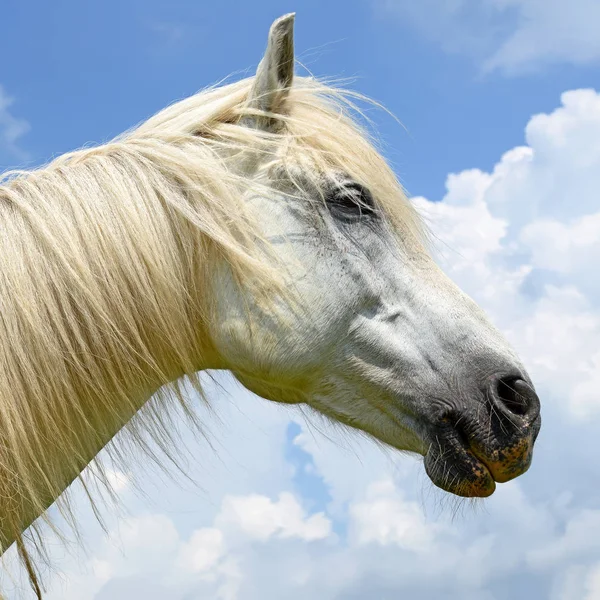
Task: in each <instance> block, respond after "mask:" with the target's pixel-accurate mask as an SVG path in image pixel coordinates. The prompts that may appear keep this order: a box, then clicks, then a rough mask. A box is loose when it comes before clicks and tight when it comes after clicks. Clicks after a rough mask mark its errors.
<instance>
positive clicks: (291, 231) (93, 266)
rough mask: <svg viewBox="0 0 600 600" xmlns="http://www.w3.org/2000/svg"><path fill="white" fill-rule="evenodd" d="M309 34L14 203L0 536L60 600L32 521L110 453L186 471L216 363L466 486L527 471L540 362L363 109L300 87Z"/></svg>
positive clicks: (5, 275)
mask: <svg viewBox="0 0 600 600" xmlns="http://www.w3.org/2000/svg"><path fill="white" fill-rule="evenodd" d="M292 30H293V15H286V16H284V17H282V18H280V19H278V20H277V21H275V23H274V24H273V25H272V27H271V31H270V34H269V40H268V46H267V50H266V53H265V56H264V58H263V60H262V61H261V63H260V65H259V67H258V71H257V74H256V76H255V77H252V78H249V79H245V80H243V81H239V82H237V83H234V84H231V85H225V86H221V87H216V88H213V89H210V90H208V91H204V92H202V93H199V94H197V95H195V96H193V97H191V98H188V99H187V100H184V101H182V102H179V103H177V104H175V105H173V106H171V107H169V108H167V109H165V110H164V111H162V112H160V113H159V114H158V115H156V116H154V117H153V118H151V119H150V120H149V121H147V122H146V123H144V124H142V125H141V126H139V127H138V128H137V129H135V130H133V131H131V132H129V133H127V134H125V135H123V136H121V137H120V138H118V139H117V140H115V141H113V142H111V143H108V144H105V145H103V146H99V147H97V148H92V149H85V150H81V151H78V152H74V153H70V154H67V155H65V156H62V157H60V158H58V159H57V160H55V161H53V162H52V163H51V164H50V165H48V166H47V167H45V168H43V169H38V170H34V171H31V172H12V173H8V174H7V175H6V176H5V178H4V185H3V186H2V187H0V213H1V215H0V217H1V222H2V228H1V229H0V254H1V255H2V266H1V267H0V340H1V341H2V343H1V344H0V544H1V548H2V550H6V549H7V548H8V547H9V546H10V545H11V544H12V543H13V542H16V544H17V547H18V550H19V553H20V556H21V558H22V560H23V562H24V565H25V567H26V568H27V570H28V573H29V576H30V579H31V582H32V585H33V586H34V588H35V590H36V593H37V594H38V596H39V597H40V598H41V596H42V591H41V588H40V584H39V581H38V579H39V577H38V569H37V565H36V560H35V559H34V558H33V555H32V553H31V550H32V549H37V550H40V549H43V544H42V541H41V539H40V538H39V536H34V535H33V533H32V532H35V531H36V530H35V527H30V525H32V524H33V522H34V521H35V520H36V519H37V518H38V517H40V516H44V517H45V518H47V517H46V515H45V511H46V509H47V508H48V507H49V506H50V505H51V504H52V503H53V502H54V501H55V500H57V499H58V498H59V496H61V494H62V492H63V491H64V490H65V489H66V488H67V487H68V486H69V484H70V483H71V482H72V481H73V480H74V479H76V478H77V477H78V476H79V475H80V473H81V472H82V470H83V469H84V468H85V467H86V465H88V463H90V461H92V460H93V459H94V457H95V456H96V455H97V454H98V452H99V451H100V450H101V449H102V448H104V447H105V446H107V444H108V447H107V450H108V451H109V452H110V453H111V456H112V459H113V460H114V461H117V462H118V463H119V464H120V463H122V462H123V461H125V460H126V459H127V457H128V455H130V454H131V451H132V447H135V446H132V444H137V445H138V447H141V448H142V449H144V448H145V449H146V450H147V451H148V452H150V453H152V450H151V449H150V448H151V447H150V446H149V445H148V441H149V439H150V440H153V441H154V442H157V443H158V444H159V446H160V447H161V448H163V449H164V450H165V451H166V452H167V453H168V454H169V456H171V455H172V454H173V453H172V452H171V450H172V448H173V445H175V444H176V440H174V439H173V438H172V437H169V436H170V433H171V432H172V425H171V424H170V417H172V415H173V410H175V406H174V404H177V402H178V403H179V404H180V405H181V406H182V407H183V409H184V410H185V412H186V413H187V415H188V416H189V417H190V418H191V419H192V420H193V419H194V418H195V417H194V415H193V413H192V411H191V408H190V407H189V406H188V399H187V397H186V395H185V394H184V393H183V392H182V386H181V383H182V382H185V381H188V382H192V383H193V384H194V385H195V386H196V387H199V383H198V379H197V376H196V373H198V372H199V371H202V370H204V369H228V370H230V371H232V372H233V373H234V374H235V376H236V377H237V378H238V379H239V380H240V381H241V382H242V384H243V385H244V386H246V387H247V388H248V389H250V390H252V391H253V392H255V393H256V394H258V395H259V396H262V397H263V398H267V399H269V400H274V401H277V402H285V403H303V404H306V405H308V406H310V407H312V408H314V409H316V410H317V411H319V412H320V413H322V414H324V415H326V416H328V417H330V418H331V419H333V420H335V421H337V422H340V423H342V424H345V425H347V426H350V427H352V428H356V429H359V430H362V431H364V432H367V433H368V434H370V435H372V436H374V437H375V438H377V439H378V440H380V441H381V442H383V443H385V444H388V445H390V446H392V447H394V448H398V449H400V450H405V451H410V452H414V453H418V454H421V455H423V456H424V457H425V461H424V462H425V469H426V471H427V473H428V475H429V477H430V478H431V480H432V481H433V482H434V483H435V484H436V485H438V486H439V487H441V488H443V489H444V490H447V491H449V492H452V493H454V494H458V495H462V496H479V497H482V496H488V495H489V494H491V493H492V492H493V491H494V489H495V482H504V481H507V480H509V479H511V478H513V477H516V476H518V475H520V474H521V473H523V472H524V471H526V470H527V468H528V466H529V464H530V461H531V454H532V448H533V444H534V441H535V438H536V436H537V433H538V431H539V427H540V416H539V412H540V411H539V401H538V399H537V396H536V394H535V392H534V389H533V386H532V384H531V381H530V379H529V377H528V375H527V373H526V371H525V369H524V367H523V365H522V364H521V362H520V361H519V359H518V357H517V356H516V355H515V353H514V351H513V350H512V349H511V348H510V346H509V345H508V343H507V342H506V341H505V340H504V339H503V337H502V336H501V334H500V333H499V332H498V331H497V330H496V329H495V328H494V327H493V326H492V325H491V324H490V322H489V321H488V319H487V318H486V316H485V314H484V313H483V312H482V311H481V310H480V309H479V308H478V306H477V305H476V304H475V303H474V302H473V301H472V300H471V299H470V298H468V297H467V296H466V295H465V294H464V293H462V292H461V291H460V290H459V289H458V288H457V287H456V286H455V285H454V284H453V283H452V282H451V281H450V280H449V279H448V278H447V277H446V276H445V275H444V274H443V273H442V272H441V271H440V269H439V268H438V267H437V266H436V265H435V263H434V262H433V260H432V258H431V256H430V254H429V253H428V251H427V246H426V243H425V238H426V235H425V230H424V228H423V227H422V225H421V221H420V219H419V217H418V215H417V214H416V212H415V210H414V209H413V208H412V206H411V205H410V203H409V202H408V201H407V200H406V198H405V196H404V194H403V192H402V189H401V187H400V185H399V184H398V182H397V180H396V178H395V176H394V174H393V173H392V171H391V170H390V168H389V167H388V166H387V164H386V163H385V161H384V159H383V158H382V157H381V156H380V154H379V153H378V152H377V151H376V150H375V149H374V147H373V145H372V144H371V142H370V141H369V139H368V136H367V134H366V133H365V132H364V131H362V130H361V129H360V128H359V126H358V125H357V123H356V121H355V120H354V119H353V118H352V117H351V115H352V106H353V105H352V103H351V101H350V100H349V98H351V97H352V95H351V94H350V95H349V94H348V93H347V92H343V91H340V90H337V89H334V88H332V87H331V86H328V85H325V84H323V83H320V82H319V81H316V80H314V79H311V78H294V52H293V39H292ZM157 391H158V394H157V395H155V396H154V398H153V399H152V400H151V401H149V402H148V399H149V398H150V396H152V395H153V394H155V393H156V392H157ZM173 391H174V392H175V393H174V394H173V393H170V392H173ZM174 400H175V402H174ZM125 425H127V427H126V428H125V430H124V432H123V433H122V434H121V435H120V436H118V442H119V443H114V442H112V443H110V444H109V442H110V441H111V439H112V438H113V436H115V434H116V433H117V432H119V431H120V430H121V429H123V428H124V426H125ZM173 437H174V436H173ZM97 477H98V478H99V479H100V481H102V482H104V483H106V485H107V486H108V485H109V484H108V482H107V478H106V475H105V472H104V471H103V469H102V466H101V465H99V466H98V469H97ZM64 497H65V496H64V495H63V496H62V497H61V500H62V501H63V506H67V505H64ZM93 498H94V494H92V493H91V492H90V499H91V500H92V502H94V500H93ZM67 507H68V506H67Z"/></svg>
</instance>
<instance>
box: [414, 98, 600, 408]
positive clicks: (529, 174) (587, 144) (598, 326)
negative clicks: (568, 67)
mask: <svg viewBox="0 0 600 600" xmlns="http://www.w3.org/2000/svg"><path fill="white" fill-rule="evenodd" d="M561 100H562V106H561V107H560V108H558V109H557V110H555V111H554V112H552V113H550V114H541V115H536V116H534V117H532V119H531V120H530V122H529V124H528V125H527V128H526V139H527V142H528V146H526V147H518V148H515V149H513V150H511V151H509V152H507V153H506V154H505V155H504V156H503V157H502V159H501V160H500V162H499V163H498V164H497V165H496V166H495V168H494V170H493V171H492V173H484V172H482V171H478V170H470V171H464V172H462V173H459V174H454V175H450V176H449V177H448V181H447V187H448V193H447V195H446V196H445V198H444V199H443V201H442V202H440V203H432V202H430V201H428V200H426V199H424V198H417V199H415V202H416V204H417V206H418V208H419V209H420V210H421V211H422V212H423V213H424V214H425V215H426V216H427V218H428V220H429V221H430V223H431V224H432V226H433V227H434V229H435V231H436V232H437V235H438V237H439V238H440V244H439V255H440V260H441V261H442V264H443V265H444V266H445V268H446V270H447V271H448V272H449V273H450V275H451V276H452V277H453V278H454V279H455V280H456V281H457V282H458V283H459V284H460V285H461V286H462V287H463V288H464V289H465V290H466V291H467V292H468V293H469V294H470V295H472V296H473V297H474V298H475V299H476V300H477V301H478V302H479V303H480V304H481V305H482V306H483V307H484V308H486V309H487V310H488V311H489V312H490V314H492V315H493V317H494V320H495V321H496V323H497V324H498V325H499V326H500V327H501V328H502V329H503V330H504V331H505V332H506V334H507V335H508V337H509V338H510V339H511V341H512V342H513V343H514V344H515V345H516V346H517V349H518V350H519V351H520V353H521V354H522V355H523V358H524V360H525V364H527V365H529V366H530V368H531V370H532V372H533V374H534V375H535V376H536V378H537V380H539V381H542V382H543V383H544V384H545V385H546V386H548V387H552V388H553V390H554V391H555V392H558V393H559V394H560V395H565V396H568V406H569V407H570V409H571V414H573V415H579V416H585V415H588V414H590V412H591V411H599V410H600V395H599V394H597V393H596V392H595V390H596V389H598V388H597V387H596V383H597V382H598V375H597V373H598V370H597V368H596V366H597V364H598V358H599V353H600V344H599V340H600V310H598V309H599V306H600V278H598V277H595V276H594V275H593V273H595V272H596V270H597V265H598V264H600V204H599V202H598V190H599V189H600V95H599V94H598V93H596V92H595V91H593V90H574V91H570V92H566V93H564V94H563V95H562V96H561ZM527 291H529V293H527ZM532 296H533V297H532Z"/></svg>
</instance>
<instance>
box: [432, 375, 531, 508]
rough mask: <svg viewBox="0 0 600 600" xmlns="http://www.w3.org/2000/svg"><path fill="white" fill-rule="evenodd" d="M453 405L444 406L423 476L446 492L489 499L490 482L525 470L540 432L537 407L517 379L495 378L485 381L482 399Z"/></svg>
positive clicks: (493, 483)
mask: <svg viewBox="0 0 600 600" xmlns="http://www.w3.org/2000/svg"><path fill="white" fill-rule="evenodd" d="M477 395H478V396H479V394H477ZM458 403H459V404H458V405H456V404H455V403H449V406H448V408H447V410H445V411H444V412H443V414H442V415H441V416H440V417H439V418H438V420H437V422H436V424H435V426H434V431H433V435H432V437H431V444H430V448H429V451H428V452H427V454H426V456H425V470H426V471H427V474H428V475H429V477H430V479H431V480H432V481H433V483H434V484H435V485H437V486H438V487H440V488H442V489H444V490H446V491H447V492H451V493H453V494H456V495H458V496H466V497H485V496H489V495H491V494H492V493H493V492H494V490H495V489H496V482H498V483H504V482H506V481H510V480H511V479H514V478H515V477H518V476H519V475H522V474H523V473H525V471H527V469H528V468H529V466H530V464H531V459H532V453H533V445H534V443H535V440H536V438H537V435H538V433H539V431H540V426H541V417H540V402H539V399H538V397H537V394H536V393H535V390H534V388H533V386H532V385H531V384H530V383H529V382H527V381H525V380H524V379H523V378H521V377H520V376H498V375H497V376H494V377H492V378H491V379H489V380H488V382H487V384H486V386H485V388H484V390H483V398H482V397H481V396H479V397H478V398H476V399H471V398H461V399H459V400H458Z"/></svg>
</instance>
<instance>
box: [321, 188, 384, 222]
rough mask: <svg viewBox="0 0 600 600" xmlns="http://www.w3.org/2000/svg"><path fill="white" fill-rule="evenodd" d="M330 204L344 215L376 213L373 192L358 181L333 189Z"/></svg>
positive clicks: (357, 215)
mask: <svg viewBox="0 0 600 600" xmlns="http://www.w3.org/2000/svg"><path fill="white" fill-rule="evenodd" d="M328 204H329V205H330V207H331V208H332V209H333V210H334V211H336V212H337V213H338V215H340V213H341V216H343V217H346V218H348V217H358V218H360V217H362V216H372V215H374V214H375V205H374V201H373V196H372V194H371V192H370V191H369V190H368V189H367V188H365V187H364V186H362V185H360V184H359V183H356V182H351V183H347V184H345V185H343V186H340V187H338V188H336V189H335V190H333V191H332V193H331V195H330V197H329V200H328Z"/></svg>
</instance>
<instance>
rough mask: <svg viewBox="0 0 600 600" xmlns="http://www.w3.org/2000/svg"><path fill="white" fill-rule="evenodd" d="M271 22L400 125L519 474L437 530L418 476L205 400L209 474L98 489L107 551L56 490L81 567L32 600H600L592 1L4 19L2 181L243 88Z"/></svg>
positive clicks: (27, 12) (597, 57)
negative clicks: (527, 395) (285, 22)
mask: <svg viewBox="0 0 600 600" xmlns="http://www.w3.org/2000/svg"><path fill="white" fill-rule="evenodd" d="M289 11H296V13H297V17H296V52H297V58H298V59H299V60H300V61H301V62H302V63H303V64H304V65H305V66H306V67H307V68H308V69H310V71H311V72H312V73H314V74H316V75H323V76H328V77H352V78H355V81H354V83H353V84H352V87H353V89H356V90H358V91H360V92H363V93H365V94H367V95H368V96H370V97H372V98H374V99H376V100H378V101H380V102H382V103H383V104H384V105H385V106H386V107H387V108H388V109H389V110H390V111H391V112H392V113H394V114H395V115H396V116H397V117H398V118H399V119H400V120H401V121H402V123H403V124H404V126H405V127H406V129H403V128H402V127H400V126H399V125H398V124H397V123H396V122H395V121H394V120H393V119H392V118H391V117H389V116H387V115H385V114H384V113H381V112H376V113H373V114H372V116H373V118H374V119H375V121H376V123H377V125H378V128H379V130H380V132H381V135H382V137H383V139H384V141H385V144H386V150H385V153H386V156H387V157H388V158H389V160H390V161H391V162H392V164H393V165H394V168H395V169H396V171H397V173H398V175H399V177H400V178H401V180H402V181H403V183H404V185H405V186H406V188H407V189H408V191H409V193H410V194H411V196H413V197H414V202H415V203H416V204H417V207H418V208H419V209H420V210H421V211H422V212H423V213H424V214H426V215H427V216H428V218H429V220H430V222H431V224H432V227H433V228H434V230H435V232H436V234H437V235H438V236H439V238H440V240H441V241H443V242H444V244H445V245H440V248H439V256H438V259H439V260H440V262H441V264H442V265H443V267H444V268H445V269H446V270H447V271H448V273H449V274H450V275H451V277H452V278H453V279H455V280H456V281H457V282H458V283H459V284H460V285H461V287H463V288H464V289H465V290H466V291H467V292H468V293H469V294H470V295H471V296H472V297H474V298H475V300H476V301H477V302H478V303H480V304H481V305H482V306H483V307H484V308H485V309H486V310H487V311H488V313H489V314H490V316H491V317H492V319H493V321H494V322H495V323H496V324H497V325H498V326H499V327H500V328H501V329H502V330H503V331H504V333H505V334H506V335H507V336H508V338H509V339H510V341H511V342H512V343H513V344H514V345H515V347H516V348H517V350H518V352H519V353H520V354H521V355H522V357H523V359H524V362H525V364H526V365H527V366H528V368H529V370H530V372H531V373H532V376H533V379H534V381H535V383H536V385H537V387H538V389H539V391H540V395H541V397H542V400H543V406H544V427H543V430H542V434H541V435H540V439H539V443H538V448H537V451H536V456H535V460H534V464H533V467H532V468H531V470H530V472H529V473H528V474H527V475H526V476H524V477H522V478H520V479H518V480H516V481H514V482H511V483H509V484H506V485H503V486H500V487H499V489H498V491H497V492H496V494H494V496H493V497H492V498H491V499H490V500H488V501H486V503H485V504H481V503H480V504H477V505H476V506H475V507H471V505H469V504H467V505H460V506H459V507H458V511H456V505H455V504H454V503H453V502H452V501H451V500H450V499H448V498H447V497H446V498H444V497H443V496H441V495H440V494H438V493H437V492H436V491H435V490H433V489H432V488H431V486H430V485H429V484H428V482H427V481H426V477H425V476H424V474H423V471H422V466H421V464H420V463H419V462H418V461H415V460H413V459H410V458H405V457H398V456H397V455H394V454H393V453H389V454H384V453H382V452H381V451H380V450H379V449H377V448H375V447H374V445H373V444H371V443H370V442H367V441H365V440H361V439H359V438H353V437H352V436H349V435H344V436H341V435H340V434H339V433H338V432H335V431H331V430H328V429H327V428H326V427H325V426H323V425H322V424H318V423H317V424H316V425H307V423H306V422H305V420H304V419H303V418H302V416H301V415H300V414H299V413H294V412H289V411H287V410H284V409H283V408H281V407H277V406H274V405H272V404H270V403H268V402H266V401H263V400H259V399H257V398H256V397H254V396H252V395H251V394H250V393H248V392H245V391H244V390H242V389H241V388H240V387H239V386H235V385H234V384H233V383H232V382H231V381H230V380H229V379H227V378H224V379H223V380H222V381H223V383H224V385H225V387H226V389H227V390H228V391H229V395H225V394H223V393H222V392H219V390H217V389H212V388H211V389H210V390H209V392H210V397H211V398H213V400H214V402H215V405H216V406H217V408H218V412H219V414H220V419H221V423H218V422H216V421H215V420H214V419H211V418H210V417H209V415H206V419H207V422H208V427H209V429H210V430H211V431H212V435H213V441H214V443H215V445H216V448H217V452H216V453H215V452H213V451H212V450H211V449H210V448H208V446H206V445H205V444H203V443H201V442H198V441H194V440H188V442H189V443H190V446H191V448H192V451H193V453H194V454H193V457H194V459H193V460H192V461H191V462H190V473H191V474H192V475H193V476H194V477H195V478H196V479H197V480H198V481H199V482H200V485H201V489H198V488H193V487H192V486H190V485H189V484H185V485H184V484H181V482H180V485H174V484H173V483H172V482H169V481H168V480H165V479H164V478H161V477H160V476H159V475H158V474H156V473H154V472H152V471H150V472H149V474H147V475H144V476H143V477H142V479H143V481H144V491H145V492H146V493H147V495H148V498H142V497H141V496H140V495H138V494H136V493H135V492H134V490H133V489H132V486H131V484H130V476H131V474H127V473H125V474H123V473H115V474H114V477H115V483H116V486H117V488H118V489H119V491H120V494H121V496H122V499H123V502H124V504H125V506H126V509H127V510H126V511H125V512H123V513H120V514H119V515H112V513H110V512H109V516H108V518H107V523H108V526H109V531H110V536H109V538H108V539H107V538H106V536H105V535H104V534H103V533H102V532H101V530H100V529H99V528H98V527H97V525H95V524H94V521H93V519H92V516H91V514H90V512H89V509H88V508H87V507H86V505H85V502H84V501H83V498H82V496H81V493H80V491H77V490H76V491H75V498H76V501H77V502H78V511H79V514H80V515H81V520H82V522H83V523H84V532H85V535H86V540H87V542H88V553H87V554H85V555H84V554H81V553H77V552H74V553H73V554H71V555H69V554H65V553H64V551H61V550H59V549H58V548H57V549H56V555H55V556H54V558H55V559H56V560H57V563H58V564H59V568H61V569H63V571H64V573H65V575H64V576H63V577H62V578H61V577H59V576H57V575H51V576H49V577H48V582H49V591H50V593H49V597H50V598H52V599H53V600H58V599H61V600H65V599H66V600H70V599H78V600H85V599H90V600H92V599H94V600H107V599H109V598H110V599H111V600H121V599H124V598H132V597H136V594H137V596H139V597H144V598H149V599H152V598H157V599H158V598H165V597H169V598H173V599H175V600H179V599H181V600H183V599H188V598H190V599H191V598H194V599H196V598H216V599H223V600H250V599H252V600H253V599H257V598H261V599H271V598H272V599H275V598H280V597H283V596H284V595H285V597H287V598H292V599H295V598H298V599H299V598H323V599H325V600H342V599H343V600H351V599H352V600H367V599H369V600H370V599H372V598H378V599H379V598H381V599H387V598H397V597H405V598H419V599H421V598H422V599H429V598H431V599H436V600H439V599H444V600H445V599H446V598H447V599H459V598H460V599H461V600H463V599H473V600H504V599H506V600H508V599H509V598H510V599H513V598H520V597H527V598H531V599H532V600H533V599H535V600H538V599H539V600H545V599H548V600H598V599H600V487H599V485H598V482H599V481H600V469H599V468H598V466H597V464H596V457H597V456H599V455H600V441H598V436H597V431H598V426H599V425H600V393H599V392H598V389H600V341H599V340H600V278H598V277H597V276H596V273H597V264H598V261H600V200H599V196H598V190H599V189H600V38H599V37H598V36H597V34H596V27H595V26H594V23H595V24H597V23H599V22H600V4H599V3H598V2H597V0H571V1H570V2H569V3H565V2H564V0H543V1H542V0H452V1H445V0H423V1H422V2H419V3H415V2H412V1H409V0H368V1H366V0H364V1H358V0H356V1H354V0H347V1H345V2H339V1H332V2H328V3H325V2H322V1H306V0H305V1H304V2H302V3H294V2H288V1H279V2H274V1H261V2H254V3H237V2H230V1H225V0H224V1H222V2H218V3H217V2H212V3H205V2H191V1H184V0H171V1H170V2H168V3H167V2H155V1H147V0H146V1H144V2H141V1H127V0H121V1H120V2H116V1H113V0H106V1H105V2H103V3H94V4H92V3H82V2H64V1H59V2H53V3H42V2H39V1H37V2H30V1H25V0H20V1H19V2H17V1H15V0H9V1H8V2H7V3H5V6H4V7H3V16H2V20H3V25H4V27H3V32H2V36H0V52H1V55H2V56H3V57H4V61H2V64H1V66H0V168H1V169H2V170H4V169H5V168H8V167H14V166H34V165H38V164H42V163H44V162H46V161H48V160H49V159H51V158H52V157H53V156H56V155H58V154H61V153H63V152H65V151H67V150H71V149H74V148H76V147H80V146H82V145H86V144H91V143H98V142H103V141H106V140H108V139H110V138H111V137H113V136H115V135H117V134H118V133H120V132H122V131H123V130H125V129H127V128H129V127H131V126H133V125H135V124H136V123H138V122H140V121H141V120H143V119H145V118H147V117H148V116H150V115H151V114H153V113H154V112H156V111H157V110H159V109H161V108H162V107H164V106H166V105H167V104H169V103H171V102H173V101H175V100H177V99H180V98H182V97H185V96H187V95H189V94H191V93H193V92H195V91H197V90H198V89H200V88H202V87H204V86H206V85H208V84H212V83H214V82H216V81H218V80H220V79H222V78H223V77H225V76H227V75H229V74H232V73H234V74H236V73H237V74H238V75H239V74H243V73H246V74H251V73H252V72H253V68H254V67H255V66H256V64H257V63H258V61H259V60H260V58H261V56H262V52H263V50H264V47H265V43H266V33H267V31H268V27H269V25H270V23H271V21H272V20H273V19H274V18H276V17H277V16H279V15H281V14H283V13H285V12H289ZM448 248H450V250H449V249H448ZM199 410H201V408H199ZM315 427H316V429H317V430H321V429H322V430H324V431H325V432H326V433H327V437H326V436H324V435H321V434H320V433H319V431H315ZM188 437H189V436H188ZM10 558H11V557H9V559H10ZM1 582H2V583H3V584H4V585H6V586H7V587H8V588H10V583H9V581H8V579H7V578H6V577H5V578H3V579H2V580H1ZM9 597H10V598H11V599H12V598H17V597H19V596H18V595H17V594H16V592H12V595H10V596H9ZM25 597H27V596H25Z"/></svg>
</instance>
